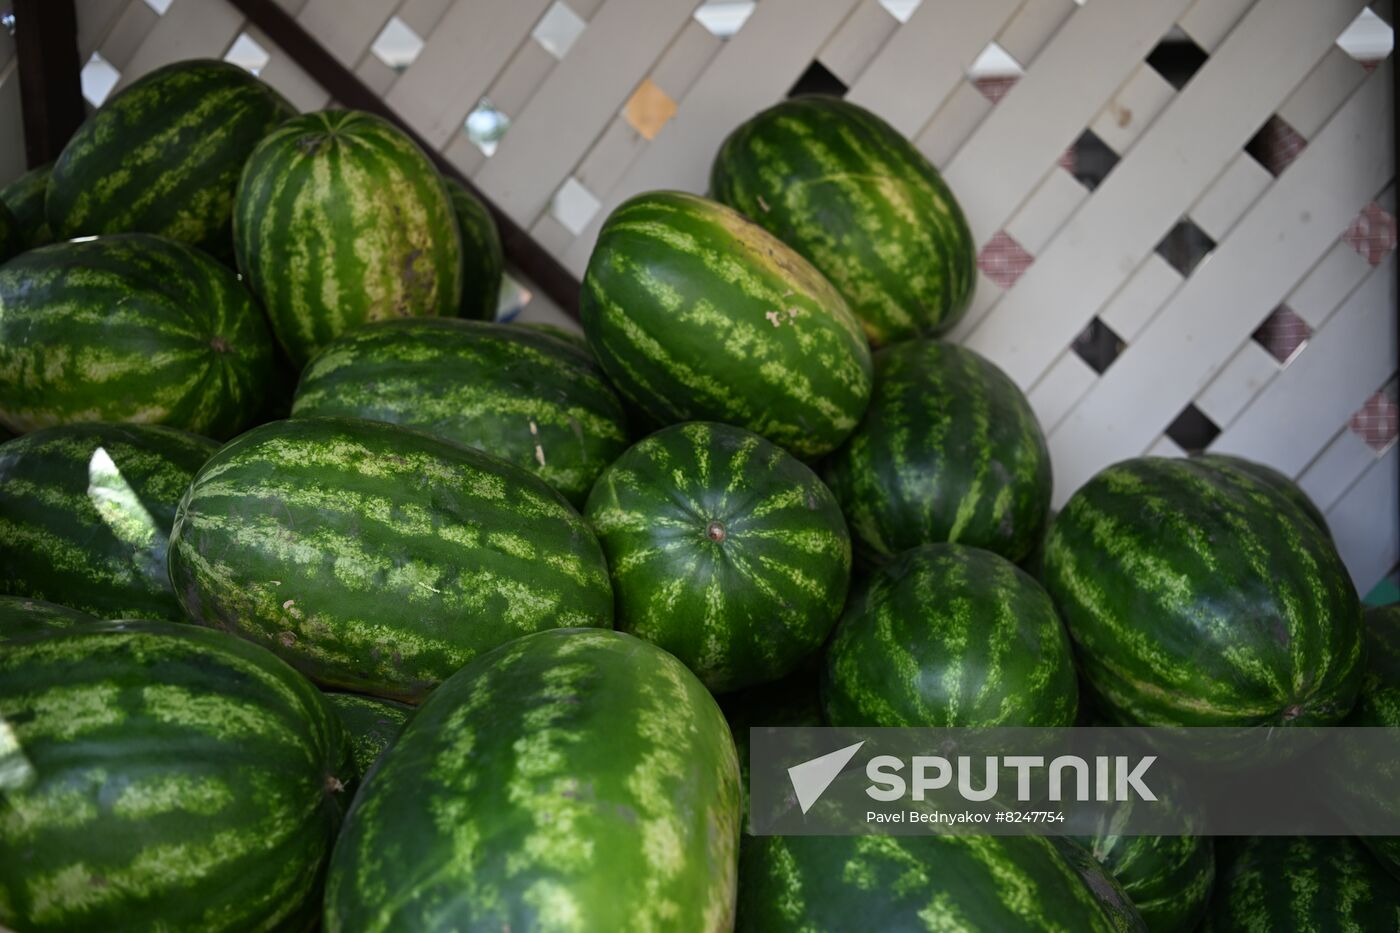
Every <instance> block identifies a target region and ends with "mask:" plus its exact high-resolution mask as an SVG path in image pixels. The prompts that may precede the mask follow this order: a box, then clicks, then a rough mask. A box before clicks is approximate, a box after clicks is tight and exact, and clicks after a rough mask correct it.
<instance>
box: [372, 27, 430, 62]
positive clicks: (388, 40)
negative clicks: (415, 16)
mask: <svg viewBox="0 0 1400 933" xmlns="http://www.w3.org/2000/svg"><path fill="white" fill-rule="evenodd" d="M369 50H370V51H371V52H373V53H374V57H375V58H377V59H379V60H380V61H381V62H383V63H384V64H386V65H388V66H389V67H390V68H392V69H394V70H395V71H398V72H403V71H406V70H407V69H408V66H409V65H412V64H413V63H414V62H415V61H417V60H418V53H420V52H422V51H423V37H422V36H420V35H418V33H416V32H414V31H413V30H412V29H410V28H409V25H408V23H405V22H404V21H403V20H401V19H399V18H398V17H397V16H391V17H389V22H387V23H385V24H384V28H383V29H382V30H380V32H379V36H378V37H377V38H376V39H375V40H374V44H373V45H371V46H370V47H369Z"/></svg>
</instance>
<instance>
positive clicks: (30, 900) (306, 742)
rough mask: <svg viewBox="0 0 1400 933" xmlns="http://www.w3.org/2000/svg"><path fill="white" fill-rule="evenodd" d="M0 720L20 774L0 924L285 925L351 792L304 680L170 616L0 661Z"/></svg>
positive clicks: (338, 745) (96, 629)
mask: <svg viewBox="0 0 1400 933" xmlns="http://www.w3.org/2000/svg"><path fill="white" fill-rule="evenodd" d="M0 717H2V718H3V719H5V720H8V721H9V722H10V724H11V725H12V727H13V728H14V730H15V733H16V735H17V737H18V739H19V743H20V746H21V748H22V749H23V750H24V753H25V755H26V756H27V757H28V759H29V761H30V762H31V763H32V765H33V768H34V776H33V779H32V781H31V783H30V784H29V786H27V787H26V788H24V789H23V790H11V791H9V792H7V793H6V795H5V804H4V807H3V815H0V924H2V925H4V926H6V927H11V928H14V929H18V930H25V931H32V933H41V931H47V930H56V931H57V930H61V931H65V933H72V931H79V930H100V931H103V933H106V931H110V930H158V929H163V930H177V929H178V930H209V931H216V930H217V931H222V930H227V931H240V930H253V929H262V930H272V929H284V930H296V929H306V927H307V924H308V923H309V921H310V920H311V919H312V918H313V917H314V916H315V914H316V911H317V910H318V909H319V907H320V897H319V894H320V890H321V885H322V881H323V879H324V877H325V867H326V861H327V858H328V856H329V854H330V850H331V845H332V843H333V842H334V840H335V836H336V831H337V829H338V828H339V826H340V823H341V818H342V814H343V813H344V811H345V809H346V808H347V807H348V805H349V801H350V796H351V794H352V792H353V790H354V786H353V782H354V765H353V763H352V761H351V758H350V744H349V742H348V741H347V739H346V737H345V732H344V730H343V728H342V727H341V725H340V723H339V721H338V720H336V718H335V716H334V714H333V713H331V711H330V710H329V709H328V708H327V707H326V705H325V703H324V702H323V701H322V699H321V697H320V694H319V693H318V692H317V691H316V689H315V688H314V687H313V686H312V685H311V684H310V683H308V682H307V681H306V679H305V678H303V677H302V676H300V675H299V674H297V673H296V671H294V670H292V669H291V668H290V667H288V666H287V665H285V664H283V663H282V662H281V661H279V660H277V659H276V658H275V657H273V656H272V655H271V654H269V653H268V652H266V651H264V650H262V649H261V648H259V647H257V646H256V645H252V644H249V643H248V642H246V641H243V640H241V639H237V638H234V637H232V636H230V635H226V634H224V633H222V632H212V631H209V630H207V629H201V628H199V627H197V626H193V625H183V624H178V623H172V622H153V621H144V622H97V621H94V622H93V623H92V624H91V625H84V626H79V627H74V628H73V629H70V630H67V631H59V632H57V633H34V634H32V635H31V636H29V637H25V638H18V639H14V640H11V641H9V642H8V643H7V644H5V646H4V650H3V651H0Z"/></svg>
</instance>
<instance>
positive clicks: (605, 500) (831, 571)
mask: <svg viewBox="0 0 1400 933" xmlns="http://www.w3.org/2000/svg"><path fill="white" fill-rule="evenodd" d="M584 514H585V515H586V516H587V517H588V520H589V522H590V523H592V525H593V529H594V531H596V532H597V534H598V540H599V541H600V542H601V543H602V545H603V553H604V554H606V555H607V558H608V567H609V568H610V570H611V573H612V581H613V592H614V593H615V594H616V601H617V627H618V628H619V629H622V630H623V631H626V632H630V633H631V634H633V635H637V636H639V637H641V638H644V639H646V640H647V641H649V642H652V643H653V644H656V645H660V646H661V647H662V648H665V649H666V650H667V651H669V652H671V653H672V654H674V655H675V656H676V657H678V658H680V659H681V661H682V662H684V663H685V665H686V666H687V667H689V668H690V669H691V670H692V671H694V672H695V674H696V675H697V676H698V677H699V678H700V680H701V681H703V682H704V684H705V686H707V687H709V688H710V689H711V690H713V691H715V692H721V691H725V690H734V689H737V688H739V687H746V686H749V685H751V684H756V683H762V682H763V681H767V680H774V679H776V678H778V677H781V676H783V675H784V674H787V673H788V672H789V671H791V670H792V669H793V667H794V666H795V665H796V664H797V663H798V662H799V661H801V660H802V658H803V657H804V656H805V655H807V654H809V653H811V652H812V651H815V650H816V649H817V648H819V647H821V644H822V642H823V641H825V640H826V636H827V633H828V632H830V631H831V627H832V625H833V624H834V623H835V622H836V618H837V616H839V615H840V613H841V607H842V605H843V604H844V603H845V601H846V587H847V585H848V583H849V582H850V576H851V539H850V536H849V535H848V534H847V532H846V523H845V521H844V520H843V519H842V518H841V509H840V508H839V507H838V506H837V504H836V500H835V499H834V498H833V497H832V495H831V492H830V490H828V489H827V488H826V487H825V486H823V485H822V481H821V480H820V479H818V478H817V475H816V474H815V473H813V472H812V471H811V470H810V469H809V468H808V467H807V466H806V465H805V464H803V463H802V462H801V461H800V460H798V459H796V458H795V457H793V456H792V455H791V454H789V453H788V452H787V451H785V450H783V449H782V448H781V447H778V446H777V445H776V444H772V443H769V442H768V441H766V440H764V439H763V438H761V437H759V436H758V435H757V434H754V433H752V432H750V431H745V430H744V429H743V428H735V427H731V426H729V425H724V424H711V423H708V422H689V423H687V424H679V425H674V426H672V427H669V428H666V429H664V430H661V431H658V432H657V433H655V434H653V435H652V436H651V437H648V438H647V439H646V440H643V441H641V442H640V443H638V444H637V445H635V446H634V447H632V448H631V449H630V450H628V451H627V452H626V453H625V454H623V455H622V456H621V457H619V458H618V460H617V462H615V463H614V464H613V465H612V466H610V467H608V468H607V469H606V470H604V471H603V475H602V476H600V477H599V478H598V483H597V485H596V486H594V487H593V492H592V493H591V494H590V495H589V497H588V506H587V508H586V509H585V510H584Z"/></svg>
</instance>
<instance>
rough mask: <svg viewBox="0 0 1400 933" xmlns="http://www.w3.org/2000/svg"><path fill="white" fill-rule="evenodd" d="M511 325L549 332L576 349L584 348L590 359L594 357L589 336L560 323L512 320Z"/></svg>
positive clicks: (542, 332) (543, 332)
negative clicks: (561, 325) (589, 344)
mask: <svg viewBox="0 0 1400 933" xmlns="http://www.w3.org/2000/svg"><path fill="white" fill-rule="evenodd" d="M510 326H512V327H521V328H524V329H525V330H528V331H533V332H534V333H537V334H548V335H549V336H551V337H553V338H554V339H556V340H559V341H561V342H563V343H567V344H568V345H569V346H571V347H573V348H574V349H576V350H582V351H583V352H584V353H586V354H588V358H589V359H590V360H591V359H593V351H592V350H591V349H589V347H588V338H587V337H585V336H583V334H581V333H579V332H578V331H574V330H569V329H568V328H565V327H560V326H559V325H558V324H548V323H546V322H544V321H512V322H511V324H510Z"/></svg>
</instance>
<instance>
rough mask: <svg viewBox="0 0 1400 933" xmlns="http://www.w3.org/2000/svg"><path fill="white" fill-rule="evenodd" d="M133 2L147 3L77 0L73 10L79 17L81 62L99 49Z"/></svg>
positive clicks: (79, 58)
mask: <svg viewBox="0 0 1400 933" xmlns="http://www.w3.org/2000/svg"><path fill="white" fill-rule="evenodd" d="M133 3H140V4H141V5H142V6H145V5H146V4H145V3H144V2H143V0H75V2H74V4H73V10H74V12H75V13H76V15H77V18H78V60H79V61H80V62H85V61H87V60H88V59H89V58H90V57H91V56H92V53H93V52H96V51H97V47H98V46H99V45H100V44H101V43H102V40H103V39H105V38H106V37H107V33H108V32H109V31H110V30H111V28H112V25H113V24H114V23H116V21H117V20H118V18H120V17H121V15H122V14H123V13H124V12H126V8H127V7H129V6H131V5H132V4H133Z"/></svg>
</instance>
